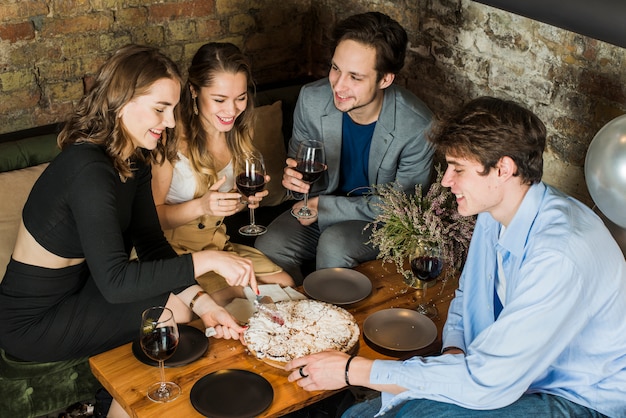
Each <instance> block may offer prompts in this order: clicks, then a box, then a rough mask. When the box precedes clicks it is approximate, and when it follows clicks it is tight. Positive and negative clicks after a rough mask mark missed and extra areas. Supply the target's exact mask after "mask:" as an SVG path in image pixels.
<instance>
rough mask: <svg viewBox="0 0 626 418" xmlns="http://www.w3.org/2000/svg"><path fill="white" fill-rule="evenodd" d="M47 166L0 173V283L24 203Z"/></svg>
mask: <svg viewBox="0 0 626 418" xmlns="http://www.w3.org/2000/svg"><path fill="white" fill-rule="evenodd" d="M47 165H48V163H45V164H40V165H36V166H34V167H28V168H23V169H21V170H13V171H7V172H5V173H0V281H2V278H3V277H4V272H5V271H6V266H7V263H8V262H9V259H10V258H11V254H13V247H14V246H15V239H16V238H17V229H18V227H19V225H20V221H21V219H22V208H23V207H24V203H26V199H27V198H28V194H29V193H30V189H32V187H33V184H34V183H35V180H37V178H39V175H40V174H41V172H42V171H43V170H44V168H46V166H47Z"/></svg>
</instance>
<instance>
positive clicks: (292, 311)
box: [243, 299, 359, 367]
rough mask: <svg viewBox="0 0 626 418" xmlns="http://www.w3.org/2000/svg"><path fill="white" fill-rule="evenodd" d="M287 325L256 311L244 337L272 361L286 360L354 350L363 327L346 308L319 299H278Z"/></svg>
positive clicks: (258, 353)
mask: <svg viewBox="0 0 626 418" xmlns="http://www.w3.org/2000/svg"><path fill="white" fill-rule="evenodd" d="M276 309H277V310H278V313H279V314H280V315H281V316H282V318H283V319H284V325H279V324H277V323H275V322H273V321H272V320H271V319H270V318H268V317H267V316H266V315H263V314H260V313H259V312H256V313H255V314H254V315H253V316H252V317H251V318H250V321H249V322H248V329H246V331H245V332H244V335H243V338H244V342H245V343H246V345H247V347H248V350H250V352H251V353H253V354H254V355H255V356H256V357H257V358H259V359H261V360H263V361H265V362H267V363H268V364H271V365H275V366H277V367H282V366H283V365H284V364H285V363H286V362H288V361H291V360H293V359H294V358H297V357H302V356H306V355H308V354H314V353H319V352H320V351H324V350H339V351H343V352H350V351H351V350H352V349H354V348H355V347H356V344H357V342H358V341H359V326H358V325H357V323H356V321H355V320H354V317H353V316H352V314H350V313H349V312H348V311H346V310H345V309H343V308H340V307H338V306H335V305H331V304H330V303H326V302H320V301H317V300H309V299H303V300H290V301H283V302H276Z"/></svg>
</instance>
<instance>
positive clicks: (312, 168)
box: [296, 161, 326, 183]
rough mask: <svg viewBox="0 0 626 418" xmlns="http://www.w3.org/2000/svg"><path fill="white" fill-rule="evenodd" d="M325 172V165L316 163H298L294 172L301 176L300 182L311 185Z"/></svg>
mask: <svg viewBox="0 0 626 418" xmlns="http://www.w3.org/2000/svg"><path fill="white" fill-rule="evenodd" d="M324 170H326V164H322V163H319V162H317V161H313V162H308V161H298V165H297V166H296V171H297V172H298V173H301V174H302V181H303V182H305V183H313V182H315V181H317V180H318V179H319V178H320V177H321V176H322V173H323V172H324Z"/></svg>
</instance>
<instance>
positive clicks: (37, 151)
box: [0, 134, 60, 172]
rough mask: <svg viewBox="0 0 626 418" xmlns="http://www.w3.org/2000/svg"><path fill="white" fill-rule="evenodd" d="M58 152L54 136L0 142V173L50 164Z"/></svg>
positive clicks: (55, 136)
mask: <svg viewBox="0 0 626 418" xmlns="http://www.w3.org/2000/svg"><path fill="white" fill-rule="evenodd" d="M59 152H60V150H59V147H58V146H57V135H56V134H48V135H40V136H34V137H30V138H24V139H20V140H19V141H10V142H2V143H0V172H4V171H11V170H18V169H20V168H26V167H30V166H33V165H38V164H41V163H47V162H50V161H52V159H53V158H54V157H56V155H57V154H58V153H59Z"/></svg>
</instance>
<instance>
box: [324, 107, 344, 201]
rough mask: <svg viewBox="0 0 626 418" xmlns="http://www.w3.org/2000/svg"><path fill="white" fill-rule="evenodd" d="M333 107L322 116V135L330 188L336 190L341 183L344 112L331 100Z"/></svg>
mask: <svg viewBox="0 0 626 418" xmlns="http://www.w3.org/2000/svg"><path fill="white" fill-rule="evenodd" d="M330 106H331V107H332V109H328V108H327V109H328V110H329V112H328V113H327V114H326V115H324V116H322V136H323V140H324V147H325V149H326V164H327V165H328V188H327V190H335V189H336V188H337V187H338V185H339V164H341V126H342V122H343V121H342V115H343V114H342V113H341V112H340V111H338V110H337V109H336V108H335V105H334V104H333V102H332V101H331V102H330Z"/></svg>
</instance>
